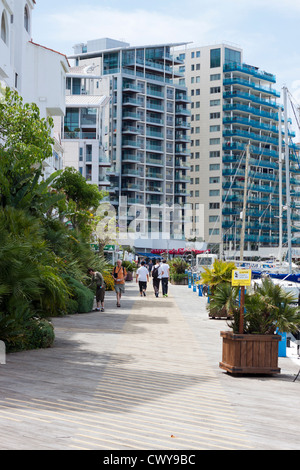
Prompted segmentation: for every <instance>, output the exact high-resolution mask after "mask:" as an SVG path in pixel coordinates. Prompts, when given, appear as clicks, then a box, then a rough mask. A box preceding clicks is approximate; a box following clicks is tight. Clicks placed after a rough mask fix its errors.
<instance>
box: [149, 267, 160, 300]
mask: <svg viewBox="0 0 300 470" xmlns="http://www.w3.org/2000/svg"><path fill="white" fill-rule="evenodd" d="M161 273H162V270H161V266H160V260H158V259H157V260H156V261H155V264H154V266H153V268H152V273H151V274H152V282H153V289H154V294H155V297H158V294H159V284H160V280H161Z"/></svg>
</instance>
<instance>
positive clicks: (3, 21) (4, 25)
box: [1, 11, 8, 44]
mask: <svg viewBox="0 0 300 470" xmlns="http://www.w3.org/2000/svg"><path fill="white" fill-rule="evenodd" d="M7 37H8V35H7V21H6V13H5V11H3V13H2V16H1V39H2V41H4V42H5V44H7Z"/></svg>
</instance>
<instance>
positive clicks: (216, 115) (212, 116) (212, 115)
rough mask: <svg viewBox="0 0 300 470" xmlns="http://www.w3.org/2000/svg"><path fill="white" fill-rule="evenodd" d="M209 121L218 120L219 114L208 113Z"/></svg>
mask: <svg viewBox="0 0 300 470" xmlns="http://www.w3.org/2000/svg"><path fill="white" fill-rule="evenodd" d="M209 117H210V119H219V118H220V117H221V114H220V113H210V116H209Z"/></svg>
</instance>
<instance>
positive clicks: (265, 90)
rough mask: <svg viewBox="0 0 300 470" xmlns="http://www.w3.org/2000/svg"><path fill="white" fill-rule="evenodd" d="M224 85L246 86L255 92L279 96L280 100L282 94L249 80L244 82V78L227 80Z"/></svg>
mask: <svg viewBox="0 0 300 470" xmlns="http://www.w3.org/2000/svg"><path fill="white" fill-rule="evenodd" d="M223 84H224V85H244V86H246V87H249V88H252V89H253V90H257V91H261V92H263V93H269V94H270V95H274V96H277V98H280V93H279V91H277V90H273V89H272V88H267V87H263V86H261V85H257V83H255V82H249V81H248V80H243V79H242V78H236V77H234V78H225V80H224V81H223Z"/></svg>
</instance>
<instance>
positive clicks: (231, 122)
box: [177, 44, 300, 257]
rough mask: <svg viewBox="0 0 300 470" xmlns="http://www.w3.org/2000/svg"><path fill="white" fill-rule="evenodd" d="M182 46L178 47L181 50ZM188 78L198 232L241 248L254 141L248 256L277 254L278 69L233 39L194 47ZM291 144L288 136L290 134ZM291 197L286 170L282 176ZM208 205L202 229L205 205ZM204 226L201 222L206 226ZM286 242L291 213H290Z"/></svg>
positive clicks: (215, 246) (231, 250) (294, 170)
mask: <svg viewBox="0 0 300 470" xmlns="http://www.w3.org/2000/svg"><path fill="white" fill-rule="evenodd" d="M177 52H178V51H177ZM181 53H182V54H184V55H185V79H186V86H187V87H188V95H189V96H190V98H191V100H192V103H191V107H192V109H191V134H190V137H191V143H190V152H191V154H190V158H189V164H190V169H191V171H190V177H191V181H190V184H189V186H188V190H189V201H190V203H191V204H192V208H193V220H194V225H193V227H192V229H191V236H194V237H199V236H202V237H203V236H204V240H205V242H207V243H208V247H209V248H211V249H212V250H213V251H215V252H219V253H221V254H222V255H224V254H225V255H227V256H234V255H235V254H238V251H239V250H240V240H241V229H242V220H241V218H240V215H241V212H242V210H243V194H244V185H245V169H246V155H247V152H246V148H247V145H249V151H250V152H249V166H248V168H249V174H248V182H247V210H246V227H245V246H244V250H245V251H244V255H245V256H249V257H250V256H252V257H253V256H267V257H268V256H270V255H271V254H273V255H274V256H276V255H277V253H278V246H279V200H280V199H279V135H280V134H279V132H281V133H282V139H283V140H284V135H283V133H284V132H283V131H284V126H283V123H282V118H280V113H279V111H280V109H281V107H282V105H281V104H280V103H279V98H280V93H279V92H278V91H277V90H276V89H275V88H274V86H275V84H276V77H275V76H274V75H273V74H271V73H268V72H265V71H263V70H260V69H259V68H258V67H255V66H252V65H248V64H245V63H244V62H243V51H242V49H240V48H237V47H232V46H231V45H226V44H219V45H214V46H206V47H194V46H192V47H188V48H186V49H185V50H184V51H183V50H181ZM293 135H294V134H293V133H292V132H289V136H288V141H289V147H290V161H291V162H292V165H291V168H290V175H291V178H290V185H291V194H292V195H293V196H292V222H293V226H292V234H293V246H297V245H298V244H299V239H298V238H297V235H296V232H297V231H298V230H299V227H298V226H297V225H299V214H298V213H297V211H296V203H297V197H299V194H300V193H299V189H298V184H299V174H300V172H299V168H298V165H297V164H296V162H297V157H296V152H297V151H298V148H297V147H295V146H294V145H293V144H292V143H291V138H292V137H293ZM283 146H284V142H283ZM282 184H283V201H284V198H285V193H286V191H285V189H286V184H285V172H283V177H282ZM199 206H201V207H202V208H203V212H204V227H203V231H202V233H199V225H197V224H196V222H197V209H199ZM200 229H201V228H200ZM283 243H284V244H285V245H286V243H287V219H286V213H283Z"/></svg>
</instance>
